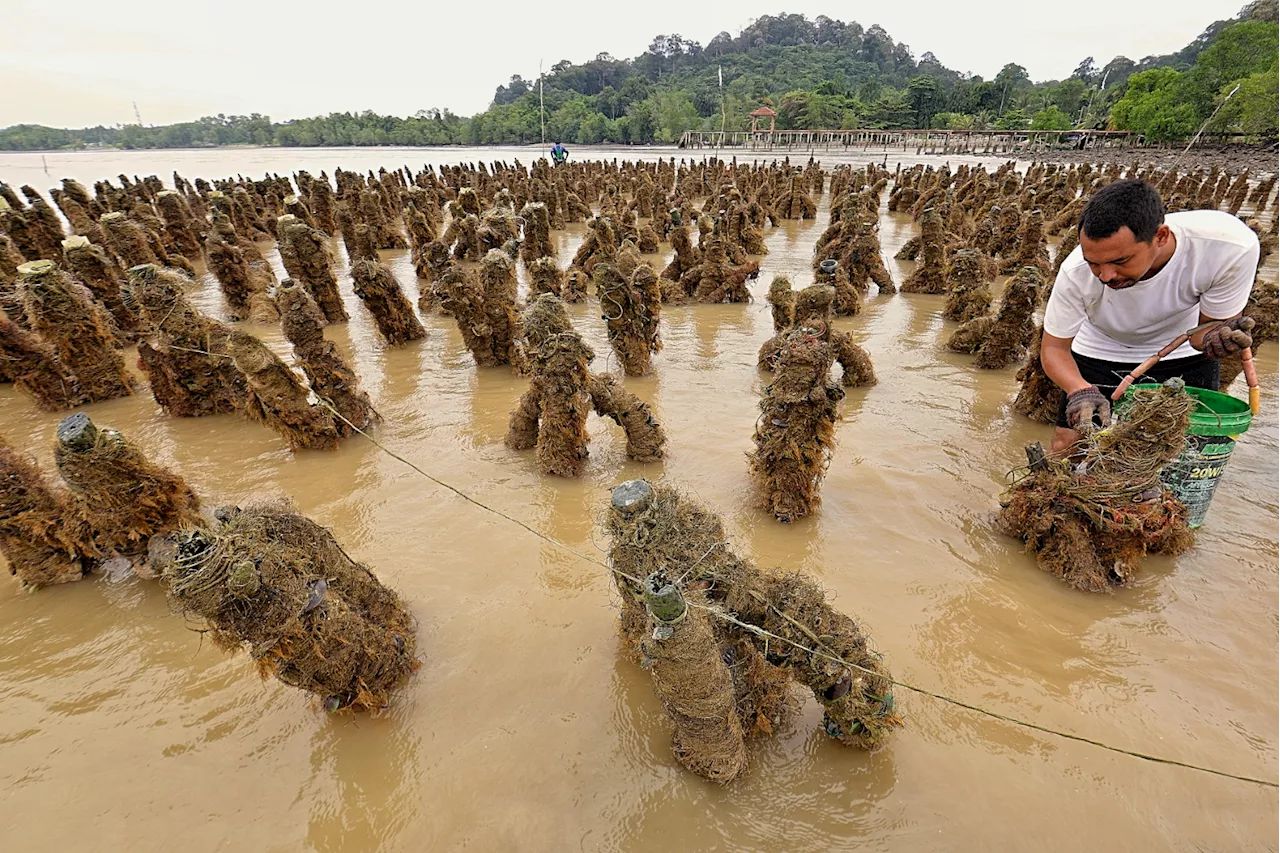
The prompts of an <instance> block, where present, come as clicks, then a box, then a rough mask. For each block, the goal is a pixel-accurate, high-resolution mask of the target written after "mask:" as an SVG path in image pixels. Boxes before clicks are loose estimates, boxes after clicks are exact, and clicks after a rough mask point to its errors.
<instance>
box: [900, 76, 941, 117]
mask: <svg viewBox="0 0 1280 853" xmlns="http://www.w3.org/2000/svg"><path fill="white" fill-rule="evenodd" d="M941 96H942V87H941V86H939V85H938V81H937V80H935V79H934V78H932V77H926V76H924V75H918V76H916V77H912V78H911V82H910V83H908V84H907V102H908V103H910V104H911V108H912V109H913V110H915V113H916V127H928V126H929V122H930V121H931V120H932V119H933V114H934V113H936V112H937V111H938V102H939V101H940V100H941Z"/></svg>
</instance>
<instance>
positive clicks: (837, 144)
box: [680, 129, 1143, 154]
mask: <svg viewBox="0 0 1280 853" xmlns="http://www.w3.org/2000/svg"><path fill="white" fill-rule="evenodd" d="M1142 144H1143V137H1142V135H1141V134H1139V133H1134V132H1133V131H1128V130H874V129H863V130H774V131H767V130H765V131H756V132H754V133H753V132H751V131H749V130H731V131H705V130H686V131H685V132H684V133H683V134H682V135H681V137H680V147H681V148H745V149H748V150H752V151H775V150H781V151H817V150H823V151H833V150H839V149H864V150H877V151H892V150H901V151H908V150H912V149H914V150H915V152H916V153H917V154H1002V153H1009V154H1013V153H1021V152H1026V151H1042V150H1045V149H1048V148H1079V149H1087V148H1130V147H1136V146H1141V145H1142Z"/></svg>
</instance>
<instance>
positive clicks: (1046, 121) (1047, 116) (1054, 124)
mask: <svg viewBox="0 0 1280 853" xmlns="http://www.w3.org/2000/svg"><path fill="white" fill-rule="evenodd" d="M1073 126H1074V125H1073V124H1072V122H1071V116H1069V115H1067V114H1066V113H1064V112H1063V111H1062V110H1060V109H1058V108H1057V107H1056V106H1052V107H1047V108H1045V109H1043V110H1040V112H1038V113H1036V114H1035V115H1033V116H1032V117H1031V129H1032V130H1070V129H1071V128H1072V127H1073Z"/></svg>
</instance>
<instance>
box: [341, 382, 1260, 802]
mask: <svg viewBox="0 0 1280 853" xmlns="http://www.w3.org/2000/svg"><path fill="white" fill-rule="evenodd" d="M319 403H320V405H321V406H323V407H324V408H326V409H328V410H329V412H330V413H331V414H333V416H334V417H336V418H339V419H340V420H342V421H343V422H344V423H346V425H347V426H349V427H351V428H352V429H353V430H355V431H356V432H358V433H360V435H363V436H364V437H365V438H367V439H369V441H371V442H372V443H373V444H374V446H375V447H377V448H379V449H380V450H382V452H384V453H386V454H387V455H388V456H390V457H391V458H393V459H396V460H398V461H399V462H402V463H404V464H405V465H407V466H409V467H410V468H412V469H413V470H414V471H416V472H417V473H419V474H421V475H422V476H423V477H426V478H427V479H428V480H430V481H431V482H433V483H435V484H436V485H438V486H441V487H443V488H445V489H448V490H449V491H451V492H453V493H454V494H455V495H457V496H458V497H460V498H462V499H463V500H465V501H467V502H468V503H471V504H474V505H475V506H477V507H479V508H480V509H482V510H484V511H485V512H489V513H492V514H493V515H496V516H498V517H499V518H502V519H505V520H506V521H509V522H511V523H512V524H515V525H517V526H518V527H521V528H523V529H525V530H527V531H528V532H530V533H532V534H533V535H534V536H536V537H538V538H539V539H541V540H543V541H544V542H547V543H549V544H551V545H555V546H556V547H557V548H561V549H563V550H565V551H568V552H569V553H571V554H573V555H574V556H576V557H578V558H580V559H583V560H586V561H587V562H589V563H595V564H596V565H598V566H602V567H603V568H605V569H608V570H609V571H610V572H613V573H614V574H616V575H619V576H620V577H623V578H625V579H626V580H628V581H630V582H632V583H634V584H636V585H640V584H642V583H643V581H642V580H641V579H639V578H635V577H632V576H631V575H629V574H627V573H626V572H623V571H621V570H619V569H617V568H615V567H613V566H610V565H609V564H608V563H606V562H604V561H603V560H601V559H599V558H598V557H595V556H592V555H590V554H585V553H583V552H582V551H579V550H578V549H577V548H574V547H573V546H572V545H569V544H567V543H565V542H561V541H560V540H558V539H554V538H552V537H550V536H548V535H546V534H545V533H543V532H541V531H539V530H537V529H535V528H533V527H531V526H529V525H528V524H526V523H525V522H523V521H521V520H520V519H518V518H514V517H512V516H510V515H508V514H507V513H505V512H503V511H502V510H500V509H496V508H494V507H491V506H489V505H488V504H485V503H483V502H482V501H479V500H477V499H476V498H473V497H472V496H471V495H469V494H467V493H466V492H464V491H462V490H461V489H459V488H457V487H456V486H452V485H450V484H449V483H446V482H444V481H443V480H441V479H439V478H437V477H434V476H432V475H431V474H429V473H427V472H426V471H424V470H423V469H421V468H419V467H418V466H417V465H415V464H414V463H412V462H410V461H409V460H408V459H405V458H404V457H403V456H401V455H400V454H398V453H396V452H395V451H393V450H391V449H390V448H388V447H387V446H386V445H384V444H382V443H381V442H380V441H378V440H377V439H376V438H374V437H373V436H371V435H369V433H367V432H365V431H364V430H362V429H360V427H358V426H356V425H355V424H353V423H352V422H351V421H349V420H347V418H345V417H343V416H342V414H341V413H340V412H338V410H337V409H335V408H333V406H332V405H330V404H329V401H328V400H325V399H324V398H323V397H320V398H319ZM720 544H723V543H716V545H720ZM712 550H714V546H713V547H712V548H711V549H708V551H707V554H704V555H703V556H702V558H701V559H705V558H706V557H707V555H708V554H710V553H711V551H712ZM701 559H700V560H699V562H701ZM686 574H688V573H687V572H686ZM688 606H690V607H697V608H700V609H702V610H705V611H707V613H708V615H710V616H712V617H714V618H716V619H720V620H722V621H725V622H729V623H731V624H733V625H736V626H738V627H739V628H742V629H743V630H746V631H749V632H750V633H752V634H755V635H756V636H760V637H765V638H767V639H768V640H777V641H779V642H782V643H786V644H788V645H791V646H794V647H795V648H797V649H799V650H801V651H803V652H805V653H807V654H811V655H817V656H819V657H824V658H827V659H828V660H830V661H832V662H834V663H837V664H840V665H841V666H846V667H848V668H850V669H856V670H858V671H860V672H864V673H867V674H870V675H874V676H877V677H879V678H884V679H885V680H886V681H888V682H890V683H891V684H893V685H895V686H897V687H903V688H905V689H907V690H910V691H912V692H913V693H919V694H921V695H922V696H928V697H929V698H931V699H936V700H938V701H939V702H945V703H947V704H949V705H954V706H956V707H958V708H964V709H965V710H968V711H973V712H974V713H976V714H982V715H983V716H986V717H991V718H992V719H995V720H1000V721H1001V722H1005V723H1010V724H1012V725H1015V726H1021V727H1022V728H1026V729H1031V730H1033V731H1037V732H1041V733H1043V734H1047V735H1053V736H1054V737H1060V738H1063V739H1065V740H1072V741H1076V742H1078V743H1084V744H1088V745H1090V746H1096V747H1098V748H1100V749H1105V750H1107V751H1108V752H1115V753H1119V754H1120V755H1128V756H1131V757H1133V758H1141V759H1142V760H1144V761H1151V762H1154V763H1156V764H1166V765H1170V766H1173V767H1183V768H1186V769H1188V770H1197V771H1199V772H1201V773H1209V774H1211V775H1214V776H1221V777H1223V778H1226V779H1234V780H1236V781H1239V782H1249V783H1252V784H1254V785H1262V786H1264V787H1268V788H1280V783H1278V782H1273V781H1270V780H1268V779H1258V778H1255V777H1253V776H1245V775H1243V774H1237V773H1230V772H1227V771H1225V770H1215V769H1213V768H1212V767H1204V766H1202V765H1199V764H1192V763H1190V762H1187V761H1179V760H1177V759H1174V758H1164V757H1161V756H1158V755H1151V754H1150V753H1146V752H1138V751H1137V750H1132V749H1126V748H1124V747H1120V746H1112V745H1111V744H1108V743H1104V742H1102V741H1100V740H1094V739H1093V738H1088V737H1084V736H1083V735H1077V734H1072V733H1071V732H1064V731H1059V730H1057V729H1052V728H1049V727H1048V726H1042V725H1040V724H1039V723H1032V722H1029V721H1027V720H1022V719H1019V718H1017V717H1012V716H1009V715H1008V714H1002V713H1000V712H998V711H991V710H988V709H986V708H982V707H979V706H977V705H973V704H970V703H968V702H964V701H962V700H960V699H956V698H954V697H951V696H947V695H944V694H942V693H937V692H935V691H932V690H929V689H927V688H924V687H919V686H917V685H915V684H912V683H910V682H908V681H901V680H899V679H895V678H889V677H887V676H885V675H884V673H880V672H875V671H873V670H870V669H867V668H866V667H863V666H859V665H858V664H854V663H850V662H849V661H846V660H844V659H842V658H840V657H838V656H836V655H833V654H830V653H828V652H824V651H821V650H819V649H812V648H809V647H807V646H805V645H803V644H801V643H797V642H795V641H794V640H791V639H788V638H787V637H781V636H779V635H777V634H774V633H771V632H769V631H767V630H765V629H764V628H761V627H760V626H759V625H752V624H750V623H748V622H743V621H741V620H739V619H738V618H736V617H735V616H733V615H732V614H730V613H727V612H725V611H724V610H722V609H720V608H718V607H712V606H708V605H703V604H694V603H692V602H689V605H688ZM769 608H770V609H771V610H773V611H774V612H775V613H777V614H778V615H779V616H781V617H782V618H783V619H786V620H787V621H792V622H793V620H792V619H791V617H790V616H788V615H787V614H786V613H783V612H782V611H781V610H779V609H778V608H777V607H774V606H773V605H772V604H770V605H769ZM793 623H794V622H793ZM801 627H803V626H801ZM819 644H821V643H819Z"/></svg>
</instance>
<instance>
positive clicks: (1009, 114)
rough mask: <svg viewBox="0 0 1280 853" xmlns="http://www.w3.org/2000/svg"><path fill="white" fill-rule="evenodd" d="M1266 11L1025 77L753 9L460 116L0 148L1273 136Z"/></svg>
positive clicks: (116, 131)
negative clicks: (1104, 133) (728, 135)
mask: <svg viewBox="0 0 1280 853" xmlns="http://www.w3.org/2000/svg"><path fill="white" fill-rule="evenodd" d="M1276 19H1277V14H1276V0H1255V2H1253V3H1251V4H1250V5H1249V6H1246V7H1245V8H1244V9H1243V10H1241V12H1240V14H1239V15H1238V16H1237V17H1236V18H1234V19H1231V20H1227V21H1217V22H1215V23H1213V24H1211V25H1210V26H1209V27H1207V28H1206V29H1205V31H1204V32H1203V33H1202V34H1201V35H1200V36H1199V37H1198V38H1197V39H1196V40H1195V41H1193V42H1192V43H1191V44H1188V45H1187V46H1186V47H1184V48H1183V49H1182V50H1180V51H1178V52H1177V53H1172V54H1167V55H1163V56H1148V57H1144V58H1142V59H1141V60H1138V61H1134V60H1132V59H1129V58H1128V57H1124V56H1117V57H1115V58H1113V59H1112V60H1111V61H1110V62H1107V63H1106V64H1105V65H1102V66H1099V65H1098V64H1097V62H1096V61H1095V59H1094V58H1093V57H1086V58H1085V59H1083V60H1082V61H1081V62H1080V63H1079V64H1078V65H1077V67H1076V69H1075V71H1074V72H1073V73H1072V74H1071V76H1069V77H1068V78H1067V79H1065V80H1050V81H1042V82H1038V83H1037V82H1033V81H1032V80H1031V79H1030V77H1029V75H1028V74H1027V71H1026V69H1025V68H1023V67H1022V66H1021V65H1018V64H1016V63H1008V64H1006V65H1005V66H1004V67H1003V68H1002V69H1001V70H1000V72H999V73H998V74H996V75H995V77H994V78H992V79H991V80H986V79H983V78H982V77H980V76H976V75H969V74H961V73H960V72H957V71H954V70H952V69H949V68H947V67H946V66H944V65H943V64H942V63H941V62H940V61H939V60H938V58H937V57H936V56H934V54H933V53H931V52H925V53H924V54H922V55H921V56H920V57H918V58H917V57H916V56H915V55H914V54H913V53H912V51H911V49H910V48H909V47H908V46H907V45H905V44H903V43H902V42H896V41H894V40H893V38H892V37H891V36H890V35H889V34H888V33H887V32H886V31H885V30H884V29H883V28H882V27H880V26H871V27H868V28H866V29H864V28H863V27H862V26H861V25H860V24H858V23H845V22H843V21H839V20H835V19H833V18H829V17H826V16H818V17H817V18H816V19H814V20H809V19H808V18H806V17H805V16H803V15H792V14H782V15H776V16H772V15H766V16H764V17H761V18H759V19H757V20H756V21H755V22H753V23H752V24H751V25H749V26H748V27H747V28H746V29H744V30H743V31H742V32H741V33H739V34H738V35H737V36H736V37H735V36H732V35H730V34H729V33H728V32H722V33H720V34H718V35H717V36H715V37H714V38H713V39H711V40H710V41H709V42H708V43H707V44H706V45H705V46H703V45H702V44H700V43H699V42H697V41H693V40H690V39H687V38H685V37H683V36H681V35H679V34H672V35H659V36H656V37H655V38H654V39H653V41H652V42H651V44H650V45H649V48H648V50H646V51H645V52H644V53H642V54H641V55H640V56H638V57H635V58H634V59H615V58H614V57H612V56H610V55H609V54H607V53H601V54H598V55H597V56H596V57H595V58H594V59H592V60H590V61H588V62H584V63H578V64H575V63H572V62H569V61H568V60H564V61H561V62H558V63H556V64H555V65H553V66H552V67H551V69H550V71H549V72H548V73H547V74H545V75H544V76H543V78H542V80H541V82H539V81H538V80H537V79H526V78H524V77H522V76H521V75H518V74H517V75H515V76H513V77H511V78H510V80H509V81H508V82H507V83H505V84H503V85H501V86H498V88H497V90H496V92H495V93H494V98H493V102H492V104H491V105H490V106H489V108H488V109H486V110H485V111H484V112H481V113H479V114H477V115H474V116H471V117H461V116H457V115H454V114H453V113H451V112H449V111H448V110H440V109H429V110H421V111H419V112H418V113H416V114H415V115H413V116H410V117H408V118H401V117H398V116H384V115H378V114H375V113H373V112H361V113H331V114H329V115H327V116H317V117H314V118H305V119H296V120H292V121H286V122H273V121H272V120H271V119H270V118H268V117H266V116H263V115H258V114H256V113H255V114H253V115H249V116H225V115H217V116H210V117H205V118H201V119H199V120H197V121H192V122H182V123H178V124H171V125H163V126H154V127H144V126H141V125H122V126H117V127H93V128H84V129H78V130H68V129H61V128H49V127H43V126H40V125H16V126H13V127H9V128H5V129H3V130H0V149H4V150H39V149H67V148H83V147H88V146H114V147H120V148H180V147H181V148H185V147H209V146H219V145H278V146H286V147H292V146H345V145H411V146H412V145H491V144H528V143H535V142H538V141H540V140H541V139H542V138H543V136H544V133H545V138H546V139H547V140H548V141H560V142H564V143H569V144H588V145H592V144H600V143H613V144H648V143H671V142H675V141H677V140H678V139H679V138H680V135H681V133H683V132H684V131H685V130H720V129H725V130H745V129H747V127H748V126H749V121H750V119H749V117H748V114H749V113H750V112H751V110H753V109H755V108H756V107H758V106H760V105H762V104H763V105H768V106H770V107H772V108H773V109H774V110H775V111H776V112H777V114H778V116H777V125H778V127H779V129H829V128H840V129H856V128H889V129H892V128H925V127H932V128H943V129H954V130H960V129H973V130H986V129H997V130H1024V129H1031V130H1071V129H1073V128H1082V129H1083V128H1089V129H1105V128H1115V129H1123V130H1134V131H1137V132H1140V133H1143V134H1145V135H1146V136H1147V137H1148V138H1149V139H1151V140H1154V141H1161V142H1163V141H1172V140H1176V139H1185V138H1187V137H1189V136H1191V135H1192V134H1194V133H1195V132H1196V130H1197V129H1198V128H1199V127H1200V125H1201V124H1202V123H1203V122H1204V121H1205V120H1206V119H1208V118H1210V117H1211V116H1212V121H1211V122H1210V124H1209V127H1208V131H1209V132H1211V133H1245V134H1249V135H1251V136H1253V137H1257V138H1259V139H1261V140H1264V141H1273V140H1275V138H1276V135H1277V110H1278V109H1280V107H1278V104H1280V96H1278V94H1277V56H1278V43H1277V21H1276ZM721 81H723V83H721Z"/></svg>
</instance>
